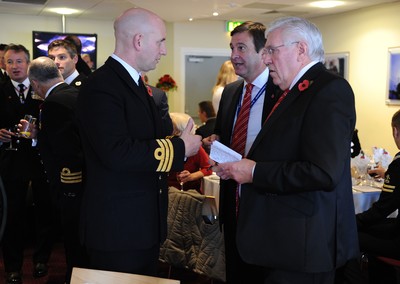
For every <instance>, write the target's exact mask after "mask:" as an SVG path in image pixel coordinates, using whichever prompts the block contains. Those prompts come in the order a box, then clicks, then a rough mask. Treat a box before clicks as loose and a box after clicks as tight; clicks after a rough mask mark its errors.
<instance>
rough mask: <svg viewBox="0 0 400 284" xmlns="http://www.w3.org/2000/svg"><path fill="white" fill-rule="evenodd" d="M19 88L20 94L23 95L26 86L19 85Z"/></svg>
mask: <svg viewBox="0 0 400 284" xmlns="http://www.w3.org/2000/svg"><path fill="white" fill-rule="evenodd" d="M18 87H19V92H20V93H23V92H24V91H25V85H24V84H19V85H18Z"/></svg>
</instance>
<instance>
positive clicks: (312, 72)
mask: <svg viewBox="0 0 400 284" xmlns="http://www.w3.org/2000/svg"><path fill="white" fill-rule="evenodd" d="M322 69H324V66H323V65H322V63H317V64H315V65H314V66H312V67H311V68H310V69H309V70H308V71H307V72H306V73H305V74H304V75H303V76H302V77H301V78H300V79H299V80H298V81H297V82H296V84H295V85H294V86H293V88H292V89H291V90H290V91H289V93H288V95H287V96H286V98H285V99H284V100H283V101H282V102H281V104H280V105H279V107H278V108H277V109H276V110H275V111H274V113H273V114H272V115H271V116H270V118H269V119H268V120H267V121H266V122H265V123H263V126H262V128H261V131H260V132H259V134H258V135H257V137H256V139H255V141H254V143H253V145H252V147H251V149H250V151H249V153H248V155H247V156H248V157H249V156H251V154H252V152H253V149H254V148H255V147H257V145H258V143H260V141H261V140H262V138H263V137H264V136H265V135H266V134H267V133H268V131H269V129H270V128H271V125H273V124H274V123H275V122H276V121H279V118H280V117H281V116H282V114H284V113H285V112H287V111H288V109H289V108H290V107H291V105H292V104H293V103H294V102H295V101H296V100H297V98H298V97H299V96H300V95H301V96H303V95H304V96H307V95H312V94H313V93H315V88H313V87H315V86H313V87H312V86H311V85H312V82H313V81H314V80H315V78H316V77H317V76H318V74H320V72H321V70H322ZM304 80H308V81H309V82H311V84H310V85H309V87H308V88H307V89H305V90H303V91H300V90H299V84H300V83H301V82H304ZM282 131H283V130H282Z"/></svg>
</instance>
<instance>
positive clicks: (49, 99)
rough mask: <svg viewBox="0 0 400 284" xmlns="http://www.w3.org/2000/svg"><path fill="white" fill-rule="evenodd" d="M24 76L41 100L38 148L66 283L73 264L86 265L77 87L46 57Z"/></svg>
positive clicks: (33, 64) (69, 277)
mask: <svg viewBox="0 0 400 284" xmlns="http://www.w3.org/2000/svg"><path fill="white" fill-rule="evenodd" d="M28 75H29V80H30V82H31V84H32V87H33V89H34V90H35V91H36V93H37V94H38V95H39V96H40V97H41V98H42V99H43V100H44V102H43V104H42V105H41V113H40V129H39V132H38V134H37V139H38V147H39V150H40V153H41V156H42V159H43V163H44V166H45V169H46V172H47V176H48V179H49V182H50V187H51V192H52V193H53V194H54V195H55V196H54V200H55V202H56V208H57V209H58V210H57V211H59V212H60V216H61V224H62V233H63V240H64V247H65V256H66V263H67V271H66V277H65V281H66V283H69V282H70V279H71V274H72V268H73V267H87V265H88V257H87V255H86V251H85V249H84V248H83V246H82V245H81V244H80V242H79V215H80V214H79V212H80V205H81V197H82V194H83V171H84V160H83V153H82V148H81V141H80V137H79V133H78V127H77V123H76V115H75V105H76V100H77V97H78V90H77V89H76V88H74V87H72V86H70V85H68V84H66V83H65V82H64V80H63V77H62V75H61V73H60V71H59V67H58V66H57V65H56V64H55V63H54V62H53V61H52V60H51V59H50V58H48V57H39V58H37V59H35V60H33V61H32V62H31V64H30V67H29V71H28ZM49 90H50V92H49Z"/></svg>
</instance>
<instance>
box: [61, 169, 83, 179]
mask: <svg viewBox="0 0 400 284" xmlns="http://www.w3.org/2000/svg"><path fill="white" fill-rule="evenodd" d="M60 174H61V183H81V182H82V171H80V172H71V170H70V169H69V168H63V169H62V171H61V173H60Z"/></svg>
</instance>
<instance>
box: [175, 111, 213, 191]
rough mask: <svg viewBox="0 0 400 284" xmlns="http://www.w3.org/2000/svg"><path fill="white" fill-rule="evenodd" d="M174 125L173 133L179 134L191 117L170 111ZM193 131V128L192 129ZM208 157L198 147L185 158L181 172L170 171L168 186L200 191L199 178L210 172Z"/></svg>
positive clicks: (201, 148)
mask: <svg viewBox="0 0 400 284" xmlns="http://www.w3.org/2000/svg"><path fill="white" fill-rule="evenodd" d="M170 117H171V119H172V124H173V127H174V132H173V135H175V136H180V135H181V133H182V131H183V130H184V129H185V128H186V125H187V123H188V122H189V120H190V119H192V118H191V117H190V116H189V115H187V114H186V113H177V112H172V113H170ZM193 131H194V130H193ZM208 161H209V157H208V154H207V153H206V151H205V150H204V149H203V147H200V149H199V152H197V154H196V155H194V156H191V157H189V158H188V159H187V161H186V162H185V165H184V169H183V171H181V172H170V173H169V176H168V186H173V187H176V188H178V189H181V190H189V189H195V190H197V191H198V192H200V193H202V192H201V189H200V187H201V179H202V178H203V177H204V176H209V175H211V174H212V170H211V168H210V164H209V162H208Z"/></svg>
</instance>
